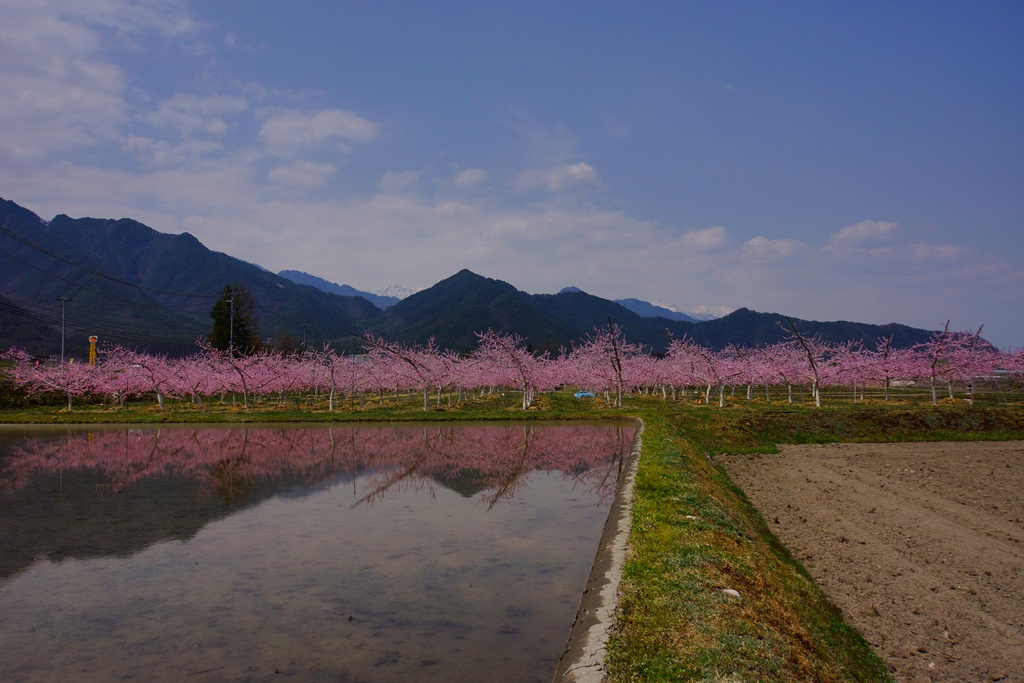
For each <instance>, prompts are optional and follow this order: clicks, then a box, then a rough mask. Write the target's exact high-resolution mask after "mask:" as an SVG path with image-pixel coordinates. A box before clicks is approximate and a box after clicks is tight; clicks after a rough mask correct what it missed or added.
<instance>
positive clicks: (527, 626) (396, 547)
mask: <svg viewBox="0 0 1024 683" xmlns="http://www.w3.org/2000/svg"><path fill="white" fill-rule="evenodd" d="M632 437H633V427H632V426H631V425H628V426H622V425H607V424H604V425H593V424H590V425H581V424H551V425H537V424H531V425H523V424H517V425H510V424H501V425H475V426H451V425H445V426H437V425H433V426H431V425H413V426H408V425H407V426H383V425H381V426H366V425H362V426H356V427H347V426H345V427H319V426H318V427H306V426H286V427H282V426H256V427H254V426H247V427H240V426H231V427H212V428H208V427H204V428H196V427H192V426H181V427H159V428H158V427H152V428H150V427H143V428H138V427H134V426H133V427H131V428H125V427H119V428H118V427H107V428H103V427H101V428H97V427H94V426H93V427H89V428H72V427H67V428H23V427H4V428H2V429H0V634H2V641H3V642H2V647H0V678H2V679H3V680H5V681H52V680H103V681H106V680H125V681H132V680H145V681H150V680H189V681H224V680H231V681H233V680H239V681H241V680H252V681H261V680H275V681H277V680H301V681H307V680H330V681H396V680H418V681H430V680H437V681H440V680H463V681H472V680H488V681H502V680H506V681H530V680H549V679H550V677H551V676H552V674H553V673H554V669H555V667H556V664H557V658H558V656H559V654H560V652H561V649H562V646H563V644H564V641H565V638H566V636H567V634H568V630H569V627H570V626H571V624H572V620H573V617H574V615H575V611H576V608H577V606H578V604H579V598H580V594H581V592H582V590H583V587H584V585H585V583H586V579H587V575H588V573H589V570H590V566H591V563H592V560H593V556H594V552H595V550H596V547H597V543H598V538H599V536H600V533H601V528H602V525H603V523H604V520H605V518H606V516H607V514H608V509H609V505H610V503H611V500H612V497H613V495H614V491H615V485H616V483H617V479H618V475H619V472H620V470H621V468H622V466H623V459H624V457H625V456H626V454H627V453H628V450H629V445H630V442H631V440H632Z"/></svg>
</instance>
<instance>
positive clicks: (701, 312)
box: [673, 305, 734, 320]
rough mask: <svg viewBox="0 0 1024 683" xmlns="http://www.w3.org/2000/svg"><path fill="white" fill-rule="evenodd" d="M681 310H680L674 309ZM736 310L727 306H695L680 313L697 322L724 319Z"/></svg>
mask: <svg viewBox="0 0 1024 683" xmlns="http://www.w3.org/2000/svg"><path fill="white" fill-rule="evenodd" d="M673 310H679V309H673ZM733 310H734V309H732V308H729V307H727V306H704V305H700V306H694V307H693V308H690V309H687V310H679V312H680V313H685V314H686V315H688V316H690V317H691V318H696V319H697V320H717V319H718V318H724V317H725V316H727V315H729V314H730V313H732V312H733Z"/></svg>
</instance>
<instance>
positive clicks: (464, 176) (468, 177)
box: [452, 168, 490, 190]
mask: <svg viewBox="0 0 1024 683" xmlns="http://www.w3.org/2000/svg"><path fill="white" fill-rule="evenodd" d="M489 177H490V174H488V173H487V171H485V170H484V169H482V168H463V169H460V170H458V171H456V172H455V175H453V176H452V184H453V185H454V186H455V187H456V188H458V189H460V190H465V189H468V188H470V187H476V186H477V185H480V184H482V183H485V182H487V179H488V178H489Z"/></svg>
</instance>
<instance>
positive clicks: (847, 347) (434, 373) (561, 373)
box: [3, 325, 1024, 410]
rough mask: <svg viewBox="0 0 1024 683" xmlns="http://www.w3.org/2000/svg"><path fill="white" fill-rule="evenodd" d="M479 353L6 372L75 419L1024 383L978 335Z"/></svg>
mask: <svg viewBox="0 0 1024 683" xmlns="http://www.w3.org/2000/svg"><path fill="white" fill-rule="evenodd" d="M477 336H478V338H479V345H478V347H477V349H476V351H474V352H473V353H471V354H468V355H460V354H455V353H452V352H448V351H444V350H442V349H438V348H436V347H434V346H433V345H432V344H428V345H426V346H406V345H402V344H398V343H394V342H388V341H385V340H383V339H378V338H374V337H368V338H367V339H366V340H365V353H363V354H359V355H345V354H339V353H336V352H335V351H334V350H333V349H331V348H330V347H324V348H323V349H322V350H318V351H307V352H305V353H302V354H298V355H281V354H275V353H257V354H252V355H241V356H239V355H237V354H233V353H229V352H226V351H218V350H215V349H212V348H204V349H203V350H202V351H201V352H200V353H197V354H195V355H192V356H189V357H186V358H168V357H166V356H159V355H149V354H143V353H138V352H135V351H131V350H129V349H125V348H114V349H111V350H108V351H107V353H106V355H105V359H104V362H103V363H102V364H101V365H99V366H96V367H93V366H89V365H87V364H81V363H63V364H62V363H59V362H50V363H40V362H38V361H36V360H33V359H32V358H30V357H29V356H28V355H27V354H25V353H24V352H21V351H18V350H11V351H8V352H7V353H6V354H4V356H3V357H4V359H5V360H6V361H7V362H6V363H4V368H3V372H4V373H5V374H6V375H8V378H9V380H10V381H12V382H13V383H14V384H15V385H16V386H18V387H20V388H22V389H23V390H24V391H26V392H28V393H30V394H34V393H45V392H59V393H61V394H65V395H66V396H67V400H68V408H69V409H70V408H71V407H72V405H73V403H74V399H76V398H101V399H104V400H109V399H113V400H117V401H119V402H120V404H121V405H122V406H124V405H125V404H126V402H127V401H128V400H129V399H133V398H140V397H143V396H155V397H156V401H157V403H158V405H159V406H160V408H161V409H162V408H163V406H164V401H165V399H166V398H175V399H184V400H191V401H192V402H193V403H196V404H198V405H203V402H204V401H207V400H209V398H210V397H212V396H218V395H219V396H224V395H225V394H232V395H234V396H238V397H241V400H242V402H243V405H244V406H245V407H248V406H249V403H250V401H252V400H253V399H255V398H261V399H263V400H277V401H279V402H281V403H283V402H284V401H285V400H286V397H288V396H297V395H308V394H316V395H318V396H321V395H322V396H323V397H324V398H325V400H326V403H327V407H328V409H329V410H334V409H335V407H336V405H338V403H339V399H341V398H359V399H360V400H367V399H370V400H372V399H373V398H376V399H377V400H379V401H380V402H381V403H383V401H384V399H385V397H386V396H388V395H393V394H397V393H410V392H416V393H419V394H422V398H423V409H424V410H427V409H428V408H429V407H430V405H431V402H432V401H433V402H435V404H438V405H439V404H440V403H441V402H442V400H443V398H442V397H444V396H447V400H448V402H451V401H453V400H454V401H462V400H465V398H466V397H468V396H470V395H472V394H473V393H474V392H479V391H487V390H492V389H506V390H513V391H516V392H520V393H521V396H522V403H521V405H522V408H523V409H524V410H525V409H527V408H529V407H530V406H531V405H532V404H533V401H534V399H535V397H536V395H537V394H538V392H546V391H552V390H555V389H557V388H561V387H574V388H579V389H583V390H587V391H590V392H593V393H595V394H602V395H603V396H604V398H605V400H606V401H607V402H608V403H609V404H612V405H618V406H621V405H622V397H623V395H625V394H629V393H631V392H634V391H645V392H657V393H660V395H661V396H662V397H663V398H665V399H670V398H671V399H673V400H677V399H679V398H683V399H687V398H689V397H690V396H691V395H694V396H699V397H700V398H701V399H703V400H704V401H705V402H706V403H710V402H712V400H715V401H717V403H718V405H720V406H721V405H724V402H725V395H726V391H727V390H728V391H730V392H735V391H736V389H738V388H745V389H746V392H747V398H751V397H753V396H754V395H755V393H756V394H757V395H759V396H761V395H763V396H764V398H765V399H767V400H769V401H770V400H772V392H773V391H776V392H777V391H779V390H780V389H781V390H784V391H785V398H784V400H786V401H789V402H792V401H793V389H794V387H805V388H806V389H807V391H808V392H809V395H810V396H811V398H812V400H814V401H815V403H816V404H817V405H820V404H821V391H822V389H823V388H828V387H847V388H849V389H850V390H851V391H852V392H854V394H856V392H858V391H860V392H863V391H864V390H865V389H866V388H874V389H876V390H879V391H883V392H884V396H885V399H886V400H888V399H889V396H890V391H891V390H892V389H893V388H894V387H906V386H911V385H914V386H925V387H927V388H928V390H929V391H930V395H931V400H932V401H933V402H937V401H938V399H939V394H940V392H942V393H946V392H948V395H949V397H950V398H952V397H953V396H954V392H957V391H960V392H962V393H963V395H964V396H965V397H966V398H967V399H968V400H972V398H973V388H974V386H975V384H976V383H978V382H981V381H985V382H1002V383H1004V384H1005V383H1008V382H1015V383H1019V382H1020V379H1021V376H1022V374H1024V353H1022V351H1020V350H1018V351H1017V352H1015V353H1005V352H1001V351H999V350H997V349H995V348H993V347H992V346H991V345H989V344H987V343H986V342H984V340H982V339H981V338H980V336H979V334H978V333H971V332H951V331H949V330H948V328H947V329H945V330H943V331H941V332H936V333H935V334H933V335H932V337H931V339H929V340H928V341H927V342H925V343H923V344H919V345H917V346H914V347H912V348H905V349H897V348H893V346H892V343H891V341H892V340H891V339H879V340H878V343H877V346H876V348H875V349H871V350H869V349H866V348H864V347H863V346H861V345H859V344H855V343H844V344H832V343H826V342H823V341H821V340H819V339H816V338H806V337H803V336H801V335H800V334H799V333H798V332H796V330H793V334H792V336H791V338H790V339H789V340H787V341H784V342H780V343H777V344H772V345H770V346H765V347H755V348H744V347H736V346H733V347H731V348H728V349H725V350H722V351H712V350H710V349H707V348H705V347H702V346H700V345H698V344H695V343H693V342H692V341H690V340H687V339H675V340H672V342H671V344H670V345H669V347H668V350H667V352H666V353H665V354H664V355H662V356H658V357H655V356H653V355H651V354H649V353H647V352H645V351H644V349H643V348H641V347H640V346H637V345H634V344H630V343H629V342H628V341H627V340H626V339H625V338H624V336H623V334H622V331H621V330H620V329H619V328H618V327H616V326H614V325H610V326H609V327H608V328H607V329H604V330H595V332H594V333H593V334H592V335H591V336H589V337H588V338H587V339H585V340H583V341H582V342H580V343H579V344H577V345H574V346H573V347H572V348H571V349H569V350H568V351H566V352H564V353H562V354H559V355H557V356H550V355H543V356H538V355H536V354H533V353H531V352H530V351H529V350H528V347H527V345H526V344H525V341H524V340H523V339H522V338H520V337H518V336H516V335H508V334H499V333H496V332H493V331H487V332H481V333H478V335H477Z"/></svg>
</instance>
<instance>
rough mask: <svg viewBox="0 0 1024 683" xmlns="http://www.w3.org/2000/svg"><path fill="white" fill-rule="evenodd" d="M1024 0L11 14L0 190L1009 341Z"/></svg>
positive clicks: (17, 5)
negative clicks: (965, 331) (976, 333)
mask: <svg viewBox="0 0 1024 683" xmlns="http://www.w3.org/2000/svg"><path fill="white" fill-rule="evenodd" d="M1021 35H1024V5H1022V4H1021V3H1019V2H959V3H944V2H899V3H893V2H848V3H820V2H778V3H772V2H727V1H724V2H701V3H684V2H633V3H625V2H517V3H502V4H501V5H500V6H499V5H498V4H497V3H479V2H465V3H459V2H430V3H427V2H365V3H348V2H328V1H319V0H309V1H302V0H297V1H296V2H288V3H284V2H270V1H265V0H220V1H217V0H210V1H208V2H186V1H184V0H149V1H141V0H137V1H132V2H130V1H127V0H77V1H75V2H70V1H68V0H0V63H2V64H3V65H4V68H3V69H0V92H4V93H5V95H4V104H3V106H2V107H0V196H3V197H4V198H7V199H11V200H13V201H15V202H18V203H19V204H22V205H24V206H27V207H28V208H30V209H32V210H33V211H35V212H36V213H38V214H40V215H41V216H42V217H43V218H44V219H49V218H52V217H53V216H54V215H55V214H57V213H67V214H69V215H71V216H76V217H78V216H95V217H102V218H120V217H122V216H127V217H132V218H135V219H137V220H140V221H142V222H144V223H146V224H147V225H150V226H152V227H153V228H156V229H157V230H161V231H163V232H172V233H178V232H185V231H187V232H190V233H192V234H194V235H195V236H196V237H198V238H199V239H200V240H201V241H203V242H204V243H205V244H206V245H207V246H209V247H210V248H212V249H215V250H218V251H224V252H227V253H229V254H232V255H235V256H238V257H240V258H243V259H245V260H248V261H252V262H255V263H258V264H260V265H262V266H264V267H266V268H268V269H270V270H274V271H278V270H282V269H299V270H305V271H308V272H311V273H313V274H315V275H319V276H321V277H324V278H327V279H329V280H333V281H335V282H339V283H345V284H350V285H353V286H355V287H358V288H361V289H367V290H372V289H377V288H380V287H384V286H386V285H389V284H391V283H396V282H397V283H400V284H402V285H405V286H409V287H426V286H430V285H432V284H434V283H435V282H437V281H439V280H441V279H443V278H445V277H447V276H449V275H452V274H453V273H455V272H456V271H458V270H459V269H461V268H469V269H471V270H473V271H475V272H477V273H479V274H481V275H486V276H488V277H494V278H499V279H502V280H506V281H508V282H510V283H512V284H513V285H515V286H516V287H518V288H520V289H522V290H525V291H528V292H532V293H537V292H555V291H558V290H559V289H561V288H562V287H564V286H568V285H574V286H578V287H580V288H582V289H584V290H586V291H588V292H590V293H592V294H596V295H598V296H603V297H607V298H624V297H637V298H642V299H647V300H652V301H658V302H662V303H665V304H671V305H675V306H678V307H680V308H682V309H690V308H694V307H698V306H707V307H725V308H729V309H733V308H738V307H741V306H746V307H749V308H753V309H756V310H761V311H773V312H780V313H785V314H788V315H792V316H797V317H801V318H811V319H818V320H840V319H843V320H857V321H862V322H871V323H886V322H890V321H896V322H904V323H907V324H911V325H914V326H918V327H926V328H939V327H941V326H942V325H943V324H944V323H945V322H946V320H947V319H951V320H952V322H951V325H952V327H953V328H955V329H967V328H972V329H976V328H977V327H978V326H979V325H981V324H984V325H985V330H984V332H985V336H986V337H988V338H989V339H990V340H992V341H993V342H995V343H996V344H997V345H999V346H1000V347H1002V348H1004V349H1005V348H1016V347H1019V346H1021V345H1024V296H1022V295H1024V237H1022V227H1024V225H1022V218H1024V125H1022V123H1021V122H1022V121H1024V86H1022V85H1021V84H1024V41H1021V40H1020V36H1021Z"/></svg>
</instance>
